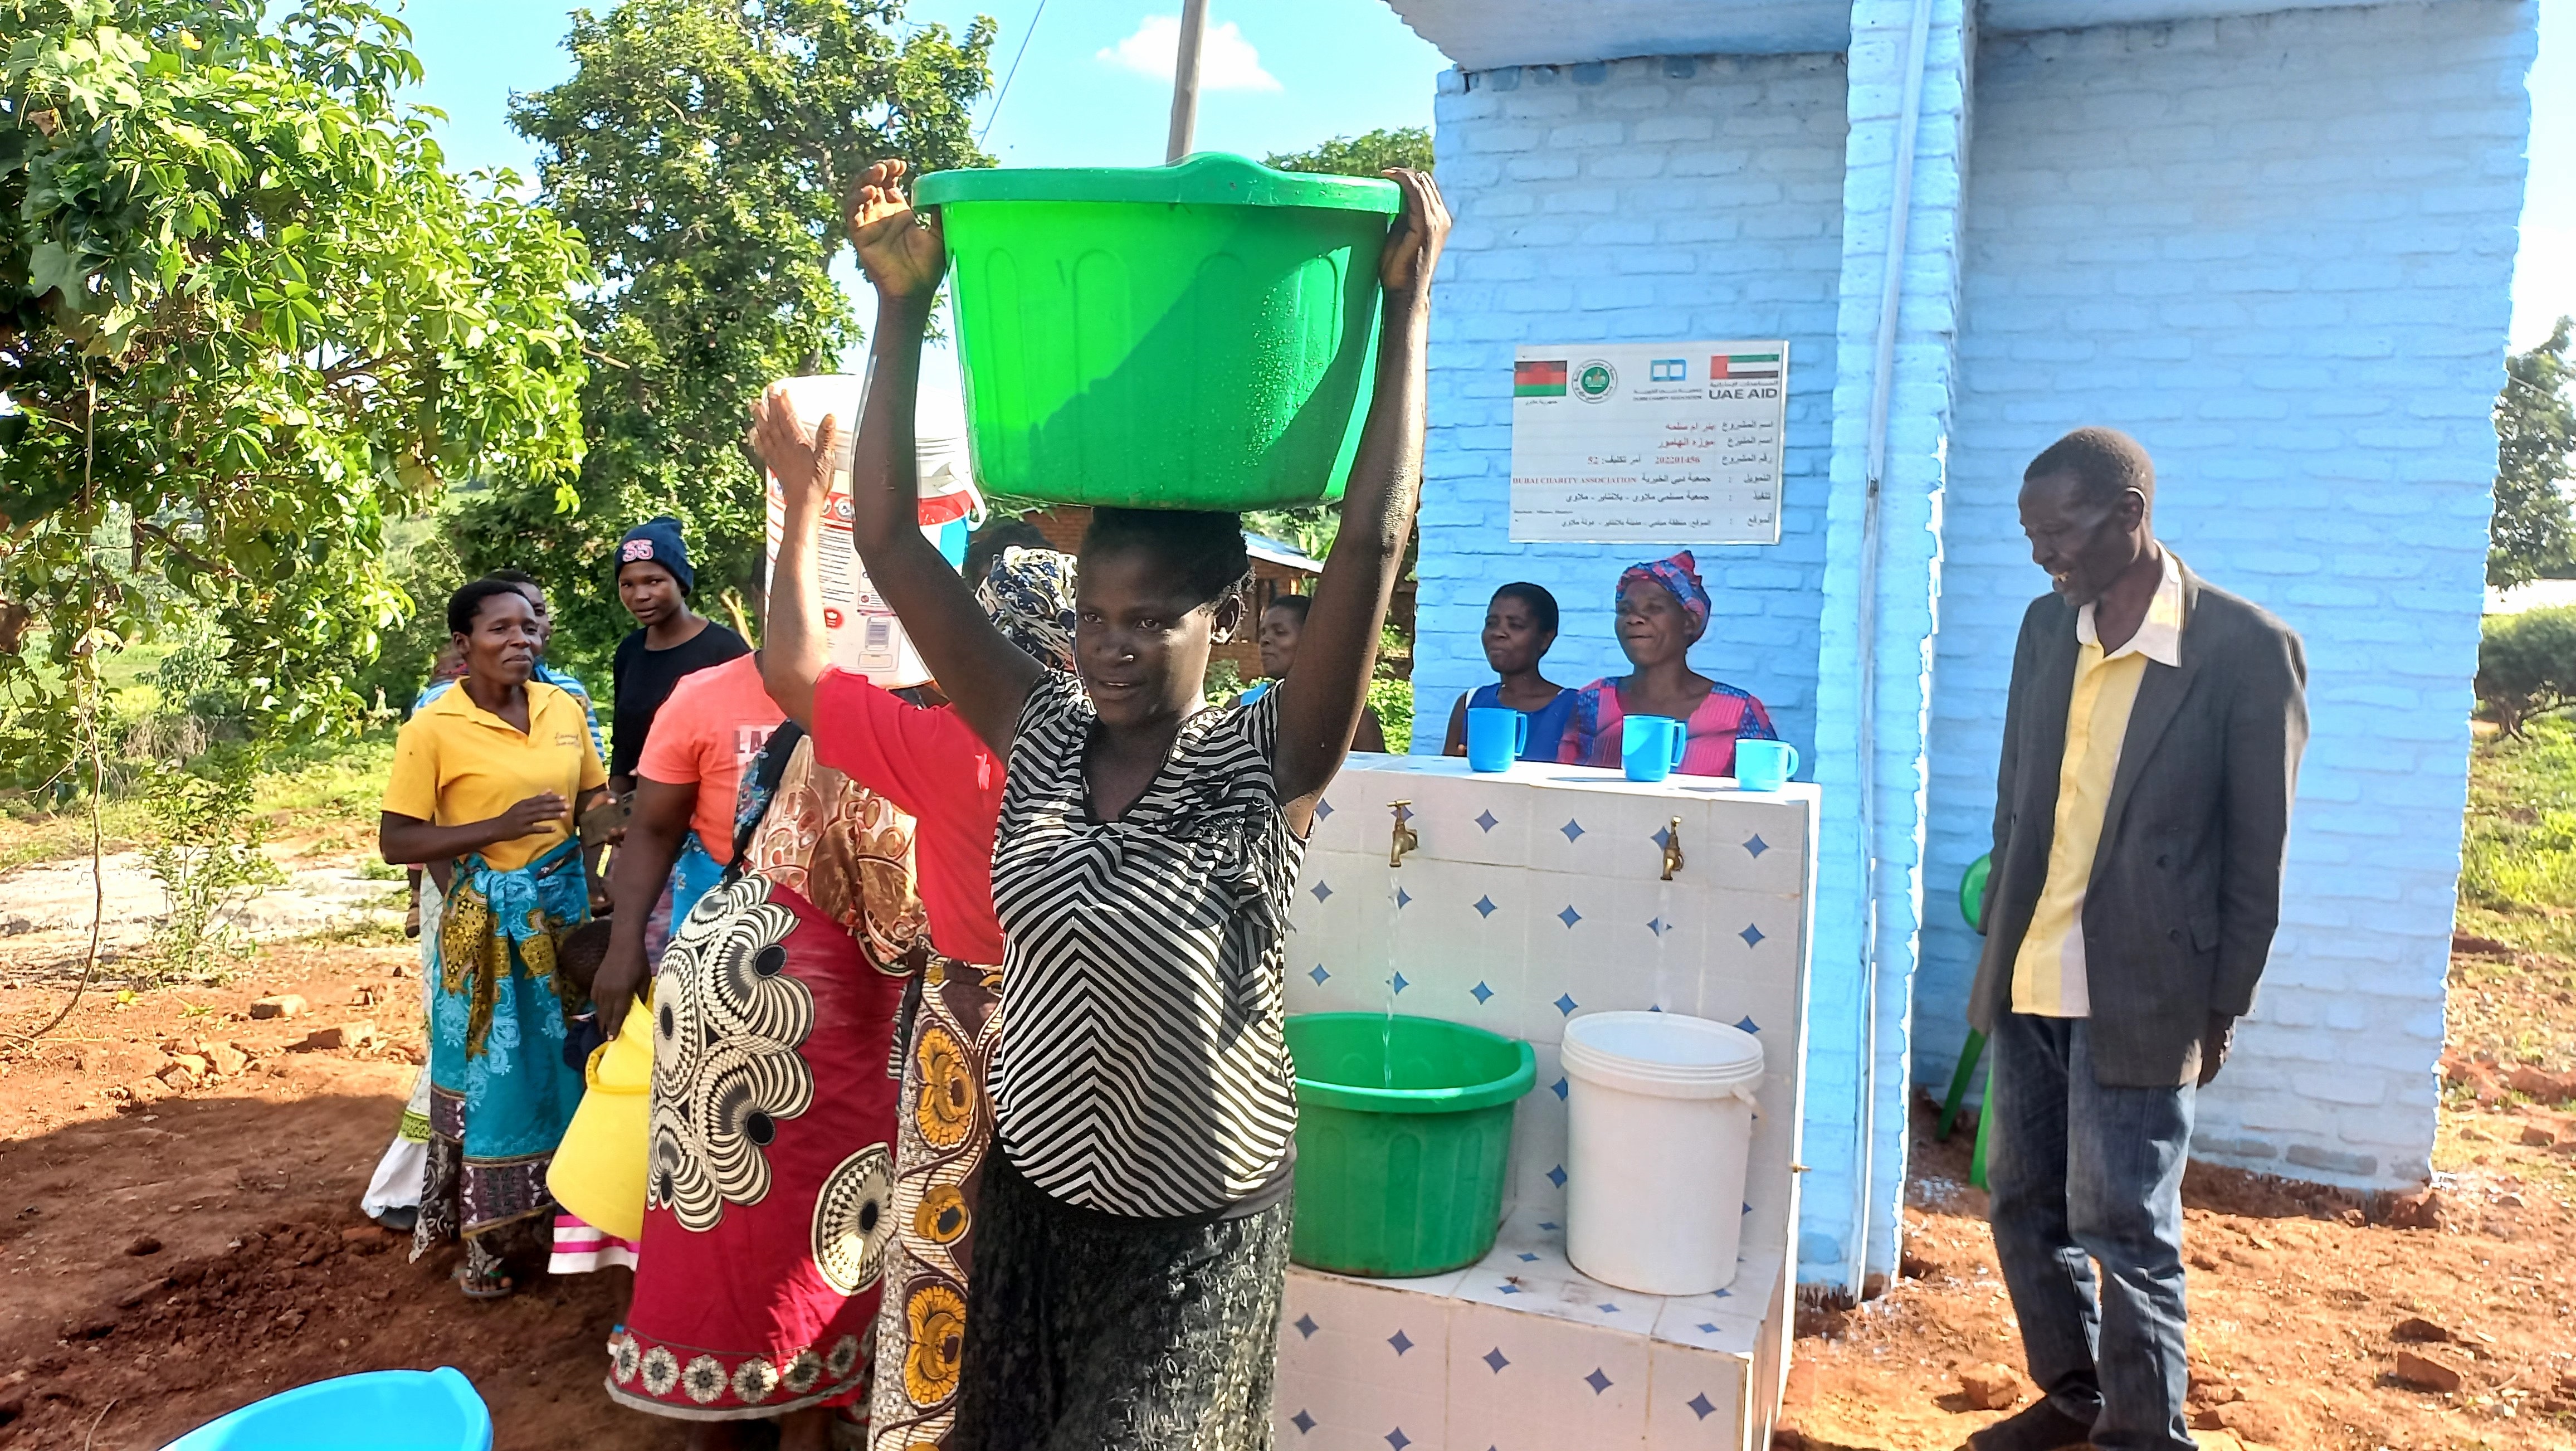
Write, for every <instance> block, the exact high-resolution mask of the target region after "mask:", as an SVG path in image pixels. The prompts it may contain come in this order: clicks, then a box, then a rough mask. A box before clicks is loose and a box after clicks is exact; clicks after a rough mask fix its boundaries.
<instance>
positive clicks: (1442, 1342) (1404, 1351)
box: [1280, 1276, 1451, 1395]
mask: <svg viewBox="0 0 2576 1451" xmlns="http://www.w3.org/2000/svg"><path fill="white" fill-rule="evenodd" d="M1314 1278H1317V1279H1328V1280H1330V1281H1332V1283H1331V1284H1330V1285H1329V1286H1325V1287H1321V1288H1322V1292H1321V1293H1319V1294H1318V1293H1310V1294H1309V1295H1308V1296H1306V1297H1304V1299H1305V1300H1306V1302H1307V1303H1306V1304H1304V1305H1302V1306H1301V1308H1300V1313H1299V1314H1298V1315H1297V1316H1294V1317H1291V1318H1290V1319H1289V1320H1288V1321H1287V1322H1286V1324H1285V1325H1284V1326H1283V1328H1282V1332H1281V1339H1280V1347H1281V1354H1280V1364H1281V1365H1282V1366H1286V1365H1290V1364H1294V1365H1295V1366H1296V1367H1297V1369H1298V1370H1299V1371H1300V1372H1301V1373H1304V1374H1308V1375H1319V1376H1326V1377H1330V1378H1332V1379H1336V1380H1343V1381H1350V1382H1353V1383H1357V1384H1367V1385H1383V1386H1391V1387H1395V1388H1398V1389H1401V1390H1406V1391H1407V1392H1408V1393H1410V1394H1417V1395H1418V1394H1434V1395H1436V1394H1437V1392H1438V1389H1439V1384H1440V1382H1439V1378H1438V1374H1436V1373H1431V1372H1426V1371H1425V1369H1424V1367H1426V1366H1439V1365H1442V1364H1445V1363H1446V1361H1447V1359H1448V1351H1449V1324H1448V1316H1449V1310H1450V1304H1451V1302H1450V1301H1449V1300H1448V1299H1447V1298H1445V1297H1442V1296H1436V1295H1424V1294H1416V1293H1411V1292H1407V1291H1402V1290H1393V1289H1387V1288H1385V1287H1383V1286H1380V1285H1377V1284H1375V1283H1372V1282H1370V1281H1366V1280H1356V1279H1347V1278H1343V1277H1341V1276H1315V1277H1314ZM1310 1326H1311V1327H1312V1328H1311V1329H1310V1328H1309V1327H1310ZM1426 1375H1428V1376H1429V1378H1428V1379H1426Z"/></svg>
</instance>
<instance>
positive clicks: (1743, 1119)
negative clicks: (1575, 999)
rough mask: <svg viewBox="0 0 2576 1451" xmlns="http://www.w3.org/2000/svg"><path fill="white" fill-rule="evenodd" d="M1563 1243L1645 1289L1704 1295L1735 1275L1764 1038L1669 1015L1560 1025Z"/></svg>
mask: <svg viewBox="0 0 2576 1451" xmlns="http://www.w3.org/2000/svg"><path fill="white" fill-rule="evenodd" d="M1562 1052H1563V1055H1564V1063H1565V1076H1566V1079H1567V1080H1568V1085H1567V1094H1566V1106H1567V1109H1568V1112H1569V1114H1570V1122H1569V1124H1568V1127H1567V1153H1566V1174H1567V1179H1566V1186H1565V1195H1566V1205H1565V1250H1566V1257H1567V1258H1569V1259H1571V1260H1572V1261H1573V1262H1574V1267H1575V1268H1576V1269H1579V1270H1581V1271H1583V1273H1585V1274H1587V1275H1590V1276H1591V1277H1592V1278H1594V1279H1596V1280H1599V1281H1601V1282H1602V1283H1604V1284H1608V1285H1616V1286H1618V1287H1619V1288H1621V1289H1623V1290H1634V1291H1636V1292H1638V1293H1639V1294H1644V1295H1705V1294H1707V1293H1709V1292H1710V1291H1712V1290H1720V1289H1724V1288H1725V1287H1726V1285H1727V1283H1728V1282H1729V1281H1731V1280H1733V1279H1734V1278H1735V1248H1736V1242H1737V1239H1738V1237H1739V1236H1740V1235H1741V1233H1742V1231H1743V1217H1744V1203H1745V1198H1744V1168H1745V1160H1746V1158H1747V1156H1748V1154H1749V1152H1750V1150H1751V1147H1752V1142H1753V1091H1754V1088H1755V1087H1756V1086H1757V1085H1759V1084H1760V1083H1761V1081H1762V1043H1761V1040H1759V1039H1757V1038H1755V1037H1754V1036H1753V1035H1752V1034H1750V1033H1747V1032H1745V1031H1744V1030H1743V1029H1741V1028H1730V1027H1728V1026H1727V1025H1726V1024H1724V1023H1712V1022H1710V1021H1708V1020H1707V1019H1705V1018H1691V1017H1684V1016H1682V1015H1680V1014H1677V1013H1593V1014H1591V1015H1589V1016H1586V1017H1580V1018H1576V1019H1574V1020H1573V1021H1571V1022H1569V1023H1567V1024H1566V1025H1565V1043H1564V1047H1563V1050H1562Z"/></svg>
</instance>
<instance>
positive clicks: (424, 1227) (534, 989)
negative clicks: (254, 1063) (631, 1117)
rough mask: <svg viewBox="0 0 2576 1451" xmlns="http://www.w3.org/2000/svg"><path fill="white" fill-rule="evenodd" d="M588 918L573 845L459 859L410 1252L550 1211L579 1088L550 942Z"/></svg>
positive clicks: (445, 937)
mask: <svg viewBox="0 0 2576 1451" xmlns="http://www.w3.org/2000/svg"><path fill="white" fill-rule="evenodd" d="M589 916H590V892H589V887H588V883H587V882H586V880H585V879H584V877H583V874H582V869H581V844H580V843H579V842H578V841H566V842H564V843H563V844H562V845H560V846H558V847H556V848H555V849H554V850H553V851H550V852H547V853H546V854H545V855H544V856H541V857H539V858H537V859H536V860H535V861H533V862H530V863H528V864H527V865H526V866H523V867H518V868H515V869H513V870H510V871H506V872H505V871H496V870H494V869H492V868H491V867H489V866H487V865H485V864H484V862H483V860H482V858H480V857H467V858H465V859H463V860H461V861H459V862H458V863H457V864H456V871H455V875H454V877H453V879H452V880H451V881H450V882H449V884H448V893H447V897H446V900H445V901H444V902H443V903H442V904H441V910H440V914H439V924H438V968H437V973H438V976H437V982H436V984H435V992H434V995H433V996H432V997H431V999H430V1014H429V1168H428V1179H427V1183H426V1185H425V1186H424V1190H423V1193H422V1196H421V1206H420V1221H419V1224H418V1226H417V1227H416V1228H415V1229H414V1231H413V1239H412V1257H413V1258H415V1259H417V1258H419V1257H420V1256H421V1255H422V1254H423V1253H425V1252H426V1251H427V1250H428V1249H429V1248H430V1247H431V1246H433V1245H435V1244H438V1243H440V1242H441V1241H443V1240H448V1239H454V1238H459V1237H462V1238H463V1239H464V1240H465V1241H466V1243H467V1245H468V1247H469V1248H475V1247H477V1246H476V1242H477V1240H478V1239H480V1238H481V1237H483V1236H486V1235H489V1234H491V1233H493V1232H494V1231H497V1230H502V1229H507V1228H511V1227H513V1226H516V1225H519V1224H520V1223H522V1222H523V1221H528V1220H532V1219H535V1218H536V1217H537V1216H540V1215H544V1214H548V1213H551V1212H552V1209H553V1204H554V1200H553V1196H552V1195H551V1194H550V1193H549V1192H548V1191H547V1189H546V1166H547V1165H548V1164H549V1163H551V1162H553V1159H554V1153H555V1146H556V1145H557V1144H560V1143H561V1142H563V1134H564V1127H565V1125H567V1124H569V1123H571V1122H572V1114H573V1110H574V1109H575V1108H577V1107H579V1106H580V1104H581V1093H582V1081H581V1071H580V1070H579V1069H577V1068H573V1067H571V1066H570V1065H568V1064H566V1063H565V1062H564V1053H563V1043H564V1009H563V1002H562V1000H561V998H560V997H559V996H558V995H557V983H558V979H557V978H556V976H555V943H556V940H557V939H558V938H560V937H561V936H562V934H563V933H565V932H566V931H569V930H570V929H571V928H573V927H575V926H577V925H579V924H580V923H582V922H583V921H585V920H587V919H588V918H589ZM487 1248H488V1247H487ZM477 1259H478V1263H483V1262H488V1260H489V1256H488V1255H482V1256H478V1257H477Z"/></svg>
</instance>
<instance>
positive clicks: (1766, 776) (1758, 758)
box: [1735, 741, 1798, 791]
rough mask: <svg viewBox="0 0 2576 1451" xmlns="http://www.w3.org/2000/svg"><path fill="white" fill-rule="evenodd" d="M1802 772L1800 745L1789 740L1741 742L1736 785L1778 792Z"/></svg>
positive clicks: (1736, 768) (1736, 762) (1736, 748)
mask: <svg viewBox="0 0 2576 1451" xmlns="http://www.w3.org/2000/svg"><path fill="white" fill-rule="evenodd" d="M1797 774H1798V748H1797V747H1796V746H1793V745H1791V744H1789V743H1788V742H1787V741H1737V742H1736V743H1735V784H1736V785H1738V786H1741V787H1743V788H1744V789H1745V790H1747V791H1777V790H1779V789H1780V788H1781V787H1783V786H1786V785H1788V784H1789V778H1790V777H1792V776H1795V775H1797Z"/></svg>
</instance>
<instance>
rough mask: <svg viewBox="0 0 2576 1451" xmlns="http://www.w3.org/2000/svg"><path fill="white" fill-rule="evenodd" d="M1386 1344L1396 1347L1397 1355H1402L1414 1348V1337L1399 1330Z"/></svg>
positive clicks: (1389, 1337) (1387, 1339)
mask: <svg viewBox="0 0 2576 1451" xmlns="http://www.w3.org/2000/svg"><path fill="white" fill-rule="evenodd" d="M1386 1343H1387V1344H1389V1345H1392V1346H1394V1347H1395V1353H1396V1354H1398V1355H1402V1354H1404V1353H1405V1352H1406V1351H1408V1350H1411V1349H1412V1348H1413V1337H1411V1336H1409V1335H1407V1334H1405V1333H1404V1332H1403V1331H1401V1330H1398V1331H1397V1332H1395V1333H1394V1334H1393V1335H1390V1336H1388V1337H1387V1338H1386Z"/></svg>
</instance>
